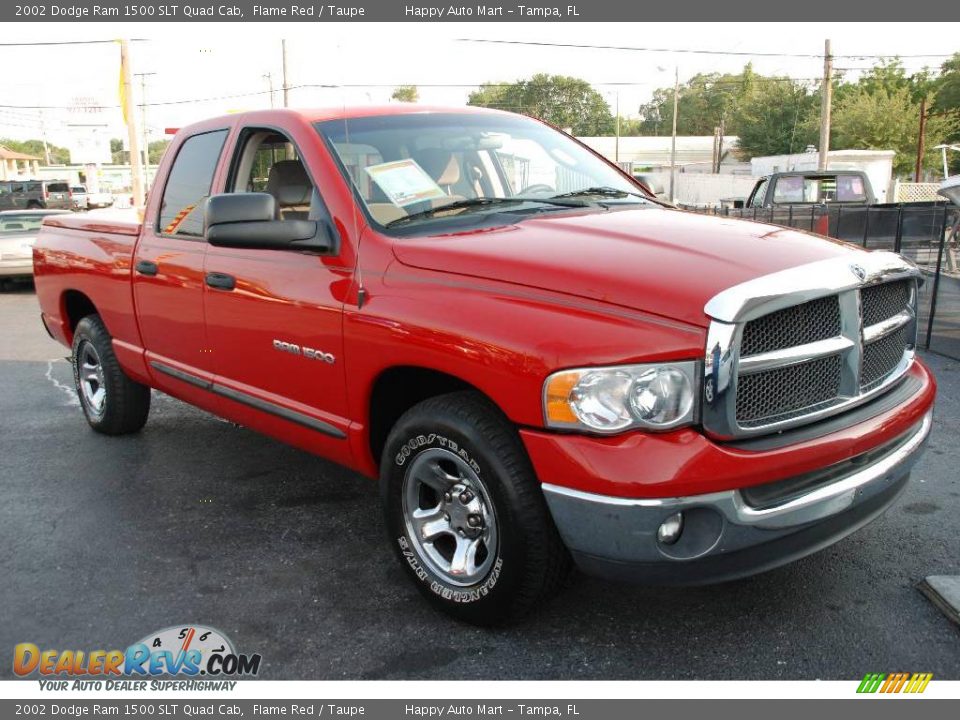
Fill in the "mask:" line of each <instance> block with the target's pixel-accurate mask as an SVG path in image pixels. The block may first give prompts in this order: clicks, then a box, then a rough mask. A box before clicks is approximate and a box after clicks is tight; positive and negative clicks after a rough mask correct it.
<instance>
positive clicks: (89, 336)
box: [72, 315, 150, 435]
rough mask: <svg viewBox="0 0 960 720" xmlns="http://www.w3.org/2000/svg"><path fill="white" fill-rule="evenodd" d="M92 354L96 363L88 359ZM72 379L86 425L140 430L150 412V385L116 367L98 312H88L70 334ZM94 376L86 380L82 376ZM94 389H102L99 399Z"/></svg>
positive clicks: (118, 431) (113, 431) (110, 431)
mask: <svg viewBox="0 0 960 720" xmlns="http://www.w3.org/2000/svg"><path fill="white" fill-rule="evenodd" d="M93 358H96V360H97V361H98V362H97V363H95V364H94V363H93V362H92V359H93ZM72 363H73V380H74V385H75V387H76V389H77V397H79V398H80V407H81V408H83V414H84V416H85V417H86V418H87V422H88V423H90V427H92V428H93V429H94V430H96V431H97V432H99V433H103V434H104V435H127V434H129V433H135V432H137V431H138V430H140V429H141V428H142V427H143V426H144V424H145V423H146V422H147V415H148V414H149V413H150V388H148V387H147V386H146V385H141V384H140V383H138V382H134V381H133V380H131V379H130V378H129V377H128V376H127V374H126V373H125V372H123V370H122V369H121V368H120V363H119V362H117V356H116V355H115V354H114V352H113V343H112V342H111V339H110V333H109V332H108V331H107V328H106V326H105V325H104V324H103V321H102V320H101V319H100V316H99V315H88V316H87V317H85V318H83V319H82V320H81V321H80V322H79V323H78V324H77V329H76V330H75V331H74V334H73V361H72ZM88 377H96V379H95V380H93V381H91V382H88V381H87V380H86V378H88ZM94 389H95V390H100V389H102V391H103V392H102V395H100V396H99V397H100V402H99V403H98V402H96V401H95V399H94V398H96V397H98V396H97V394H96V392H94Z"/></svg>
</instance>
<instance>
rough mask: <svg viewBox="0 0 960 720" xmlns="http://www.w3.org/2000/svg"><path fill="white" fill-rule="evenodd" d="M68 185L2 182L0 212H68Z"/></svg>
mask: <svg viewBox="0 0 960 720" xmlns="http://www.w3.org/2000/svg"><path fill="white" fill-rule="evenodd" d="M71 206H72V200H71V197H70V183H68V182H67V181H65V180H4V181H2V182H0V210H34V209H36V210H41V209H47V208H49V209H62V210H70V209H71Z"/></svg>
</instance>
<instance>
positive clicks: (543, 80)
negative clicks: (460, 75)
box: [467, 73, 614, 135]
mask: <svg viewBox="0 0 960 720" xmlns="http://www.w3.org/2000/svg"><path fill="white" fill-rule="evenodd" d="M467 103H468V104H469V105H476V106H480V107H490V108H498V109H501V110H510V111H512V112H518V113H523V114H525V115H530V116H532V117H535V118H539V119H540V120H544V121H546V122H549V123H551V124H553V125H556V126H557V127H561V128H570V129H571V130H572V132H573V134H574V135H612V134H613V132H614V118H613V114H612V113H611V112H610V106H609V105H607V101H606V100H604V99H603V96H602V95H601V94H600V93H598V92H597V91H596V90H595V89H594V88H593V87H592V86H591V85H590V83H588V82H587V81H586V80H581V79H579V78H574V77H567V76H564V75H546V74H543V73H541V74H537V75H534V76H533V77H532V78H530V79H529V80H518V81H517V82H514V83H509V84H498V83H484V84H483V85H481V86H480V87H479V88H478V89H477V90H475V91H474V92H472V93H470V97H469V99H468V100H467Z"/></svg>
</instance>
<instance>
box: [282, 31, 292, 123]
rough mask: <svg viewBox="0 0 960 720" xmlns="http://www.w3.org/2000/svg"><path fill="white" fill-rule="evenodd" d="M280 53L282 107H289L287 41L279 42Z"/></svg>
mask: <svg viewBox="0 0 960 720" xmlns="http://www.w3.org/2000/svg"><path fill="white" fill-rule="evenodd" d="M280 51H281V53H282V54H283V106H284V107H290V83H288V82H287V41H286V40H281V41H280Z"/></svg>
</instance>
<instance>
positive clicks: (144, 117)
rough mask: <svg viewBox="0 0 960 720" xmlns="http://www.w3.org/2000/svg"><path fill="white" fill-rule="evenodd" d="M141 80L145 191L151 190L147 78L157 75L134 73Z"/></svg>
mask: <svg viewBox="0 0 960 720" xmlns="http://www.w3.org/2000/svg"><path fill="white" fill-rule="evenodd" d="M134 75H136V76H137V77H138V78H140V102H142V103H143V104H142V105H141V106H140V109H141V110H142V111H143V112H142V113H141V118H142V122H143V191H144V192H147V191H148V190H149V189H150V142H149V140H148V139H147V76H148V75H156V73H153V72H148V73H146V72H144V73H134Z"/></svg>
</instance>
